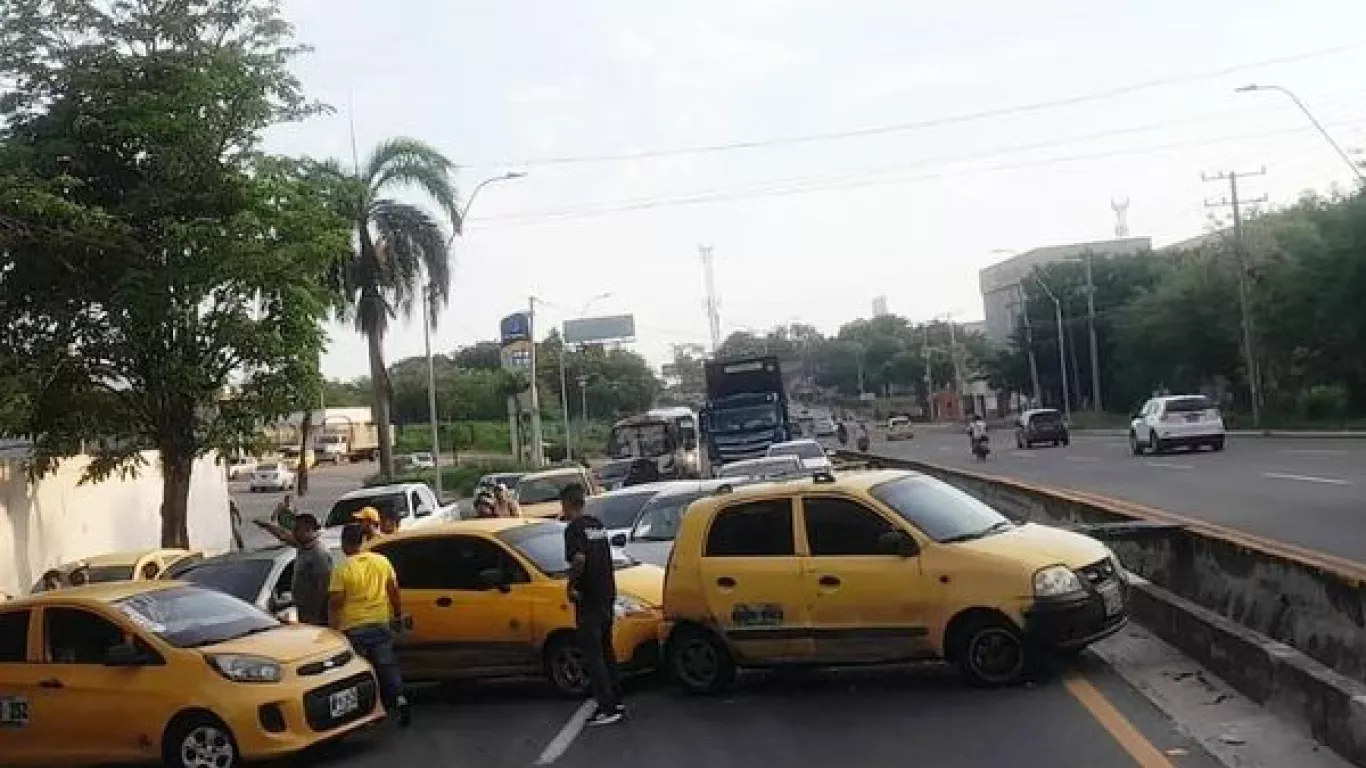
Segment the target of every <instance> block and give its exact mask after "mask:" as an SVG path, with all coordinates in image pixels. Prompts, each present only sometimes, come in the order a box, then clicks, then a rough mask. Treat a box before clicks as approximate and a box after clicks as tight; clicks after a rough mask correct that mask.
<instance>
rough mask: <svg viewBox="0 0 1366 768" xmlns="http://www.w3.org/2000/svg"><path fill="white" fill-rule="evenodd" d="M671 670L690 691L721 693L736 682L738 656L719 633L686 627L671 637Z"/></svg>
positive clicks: (686, 689) (687, 690)
mask: <svg viewBox="0 0 1366 768" xmlns="http://www.w3.org/2000/svg"><path fill="white" fill-rule="evenodd" d="M669 671H670V672H672V673H673V677H674V679H675V680H677V681H678V684H679V685H681V686H683V690H684V691H686V692H687V693H719V692H721V691H724V690H725V689H727V688H729V687H730V686H731V685H732V684H734V682H735V674H736V670H735V659H734V658H732V657H731V655H730V649H729V648H727V647H726V646H725V644H724V643H722V642H721V640H720V638H718V637H717V636H716V635H714V634H712V633H711V632H708V631H706V630H705V629H701V628H700V627H683V628H682V629H679V630H678V631H677V632H675V633H674V636H673V637H672V638H670V639H669Z"/></svg>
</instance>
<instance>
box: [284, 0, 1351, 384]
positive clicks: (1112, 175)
mask: <svg viewBox="0 0 1366 768" xmlns="http://www.w3.org/2000/svg"><path fill="white" fill-rule="evenodd" d="M968 6H971V7H968ZM286 14H287V15H288V17H289V18H290V20H291V21H293V22H294V23H295V24H296V25H297V28H298V29H297V31H298V35H299V38H300V39H301V40H302V41H304V42H306V43H308V44H311V45H313V46H314V47H315V48H316V51H315V52H314V53H313V54H312V55H310V56H308V57H307V58H306V59H304V60H302V61H301V62H300V64H299V72H300V74H301V76H302V77H303V79H304V82H305V85H306V86H307V88H308V90H309V92H310V93H311V94H312V95H313V96H315V97H317V98H319V99H322V100H324V101H326V102H328V103H330V104H332V105H333V106H335V107H336V108H337V114H336V115H335V116H332V117H328V118H319V119H314V120H311V121H309V122H308V123H305V124H302V125H297V126H290V127H287V128H283V129H280V130H277V131H274V132H273V133H272V134H271V136H270V145H271V148H272V149H273V150H275V151H279V152H285V153H291V154H307V155H311V156H315V157H324V156H332V157H337V158H342V159H346V160H349V158H350V156H351V149H350V137H349V128H348V121H347V116H348V113H353V114H354V120H355V130H356V134H357V137H358V142H359V145H360V147H361V152H362V154H363V153H364V152H365V150H366V149H367V148H368V147H370V146H373V145H374V144H375V143H376V142H377V141H380V140H382V139H384V138H388V137H394V136H413V137H417V138H420V139H423V140H426V141H428V142H431V143H432V144H434V145H436V146H437V147H438V148H440V149H441V150H442V151H443V152H445V153H446V154H447V155H448V156H450V157H451V158H452V159H453V160H455V161H456V162H457V163H459V164H460V165H461V166H462V169H461V171H460V174H459V177H458V180H459V183H460V185H461V188H462V190H463V191H464V192H466V193H467V192H468V191H469V190H470V189H472V188H473V187H474V185H475V184H477V183H478V182H479V181H480V180H482V179H484V178H487V177H489V176H494V175H499V174H502V173H505V172H507V171H513V170H515V171H526V172H527V173H528V176H527V177H526V178H524V179H520V180H517V181H511V182H504V183H500V184H495V185H490V186H488V187H486V188H485V189H484V191H483V192H481V193H480V195H479V198H478V202H477V203H476V204H475V206H474V207H473V209H472V210H471V213H470V218H469V222H468V225H467V230H466V234H465V236H464V237H463V238H461V240H460V242H458V243H457V245H456V251H455V259H456V267H455V270H454V282H455V284H454V286H453V290H452V306H451V308H450V309H449V311H448V312H447V313H446V315H445V316H444V317H443V318H442V319H441V326H440V329H439V330H438V331H437V332H436V334H435V335H434V339H433V345H434V348H435V349H436V350H437V351H447V350H450V349H452V348H454V347H456V346H458V345H463V344H468V343H472V342H474V341H478V340H482V339H490V338H493V337H494V336H496V333H497V323H498V319H499V318H500V317H502V316H503V315H505V314H507V313H509V312H513V311H516V310H518V309H521V308H524V307H525V306H526V304H527V301H528V297H529V296H531V295H536V296H538V297H540V298H542V299H544V300H545V301H546V302H547V304H546V306H545V307H544V310H543V311H542V312H540V313H539V314H538V325H539V326H540V330H541V331H545V330H548V329H549V328H550V327H551V326H553V325H556V324H558V323H559V322H561V321H562V320H563V319H565V318H566V317H572V316H576V315H578V314H579V312H580V311H581V310H582V308H583V305H584V302H585V301H586V300H588V299H590V298H592V297H593V296H596V295H598V294H601V293H604V292H611V293H612V294H613V295H612V296H611V297H610V298H608V299H604V300H601V301H599V302H597V303H595V304H593V305H592V307H591V308H590V309H589V314H615V313H633V314H634V315H635V316H636V320H637V329H638V335H639V340H638V342H637V344H636V349H637V350H638V351H640V352H641V353H642V354H644V355H646V357H648V358H649V359H650V360H651V361H652V362H654V363H659V362H662V361H663V360H664V359H665V358H666V357H667V355H668V350H669V346H670V345H671V344H677V343H685V342H705V341H706V340H707V338H708V326H707V319H706V314H705V310H704V304H705V292H704V288H703V274H702V267H701V263H700V260H699V258H698V255H697V248H698V245H699V244H701V243H706V244H710V245H712V246H713V247H714V253H715V263H716V279H717V287H718V293H719V296H720V301H721V318H722V324H723V332H724V333H729V332H730V331H733V330H737V329H743V328H754V329H762V328H767V327H770V326H772V325H776V324H781V323H787V322H794V321H801V322H808V323H812V324H814V325H816V326H817V327H819V328H821V329H822V330H824V331H826V332H833V331H834V330H835V329H837V328H838V327H839V325H840V324H841V323H843V322H847V321H849V320H851V319H854V318H857V317H866V316H868V315H869V314H870V313H871V302H872V299H873V298H874V297H875V296H877V295H880V294H885V295H886V296H887V298H888V304H889V306H890V309H891V310H892V311H893V312H896V313H898V314H902V315H906V316H908V317H910V318H912V319H915V320H923V319H927V318H930V317H934V316H937V315H941V314H944V313H952V314H953V316H954V317H955V318H956V319H957V318H961V319H963V320H973V319H980V318H981V314H982V307H981V298H980V296H979V294H978V289H977V270H978V269H980V268H981V267H983V266H985V265H987V264H989V263H991V262H993V261H997V260H1000V259H1001V258H1003V256H1002V255H1001V254H1000V253H999V252H998V253H996V254H993V253H992V251H1000V250H1003V249H1017V250H1027V249H1029V248H1033V247H1037V246H1042V245H1049V244H1057V243H1065V242H1076V241H1085V240H1097V239H1105V238H1108V237H1111V236H1112V235H1113V231H1114V226H1115V216H1114V213H1113V212H1112V211H1111V209H1110V202H1111V200H1112V198H1128V199H1129V200H1130V208H1129V222H1130V229H1131V231H1132V234H1133V235H1135V236H1140V235H1148V236H1151V237H1152V238H1153V239H1154V241H1155V242H1156V243H1157V244H1159V245H1161V244H1165V243H1168V242H1172V241H1175V240H1180V239H1183V238H1185V237H1189V236H1192V235H1195V234H1199V233H1200V232H1201V231H1202V229H1203V228H1204V227H1205V222H1206V216H1207V213H1208V211H1207V210H1206V209H1205V207H1204V200H1205V198H1206V197H1218V196H1220V195H1221V194H1225V193H1226V192H1227V190H1226V189H1225V188H1221V187H1219V186H1218V185H1215V184H1206V183H1202V182H1201V178H1200V174H1201V172H1202V171H1218V170H1223V169H1234V170H1240V171H1241V170H1257V169H1258V168H1260V167H1262V166H1263V165H1265V166H1266V169H1267V175H1266V176H1264V177H1260V178H1255V179H1248V180H1247V181H1246V185H1245V188H1244V192H1245V194H1247V195H1248V196H1256V195H1260V194H1267V195H1269V196H1270V197H1271V200H1272V201H1273V202H1287V201H1291V200H1293V199H1294V198H1295V197H1296V196H1297V195H1298V194H1299V193H1300V192H1302V191H1304V190H1307V189H1317V190H1320V191H1326V190H1329V189H1330V188H1332V186H1333V185H1335V184H1336V185H1345V186H1350V184H1351V178H1352V177H1351V173H1350V171H1349V170H1348V169H1347V167H1346V166H1345V165H1344V164H1343V163H1342V161H1341V160H1340V159H1339V158H1338V157H1337V156H1336V155H1335V154H1334V153H1333V152H1332V150H1331V149H1330V148H1329V147H1328V145H1327V144H1326V143H1325V142H1324V141H1323V140H1322V139H1321V137H1319V136H1318V135H1317V134H1316V133H1315V132H1314V130H1313V128H1312V126H1310V125H1309V124H1308V123H1307V121H1306V120H1305V119H1304V117H1303V116H1302V115H1301V114H1300V113H1299V112H1298V111H1297V110H1296V108H1295V107H1294V105H1293V103H1292V102H1291V101H1290V100H1289V99H1287V98H1285V97H1283V96H1281V95H1279V94H1276V93H1248V94H1235V93H1233V90H1232V89H1233V88H1234V87H1236V86H1239V85H1243V84H1246V83H1250V82H1259V83H1268V84H1277V85H1282V86H1285V87H1288V88H1291V89H1293V90H1294V91H1295V92H1296V93H1298V94H1299V96H1300V97H1301V98H1302V99H1303V100H1304V101H1305V102H1306V103H1307V104H1308V105H1309V106H1310V108H1311V109H1313V110H1314V112H1315V113H1316V114H1317V116H1318V117H1319V118H1320V120H1321V121H1322V122H1324V123H1325V124H1327V126H1328V129H1329V130H1330V131H1331V132H1332V133H1333V134H1334V136H1335V138H1337V139H1338V141H1339V142H1340V143H1342V144H1344V145H1346V146H1348V147H1349V148H1350V147H1362V148H1366V84H1362V83H1361V82H1360V77H1359V74H1360V73H1361V72H1362V71H1366V66H1364V65H1366V34H1364V33H1362V32H1361V30H1366V3H1362V2H1360V0H1337V1H1335V2H1302V3H1295V4H1291V3H1286V2H1281V1H1279V0H1237V1H1236V2H1234V1H1233V0H1202V1H1201V2H1189V0H1185V1H1183V2H1177V1H1176V0H1147V1H1146V2H1142V3H1096V2H1094V1H1089V2H1081V1H1077V2H1063V1H1061V0H1036V1H1035V2H1031V3H1020V2H1013V1H1011V2H1007V1H1006V0H996V1H994V2H977V3H942V2H937V3H926V2H912V1H911V0H885V1H880V2H878V1H874V0H687V2H682V1H681V0H679V1H676V2H665V1H664V0H648V1H642V0H591V1H590V0H534V1H533V0H385V2H376V0H288V2H287V3H286ZM737 145H738V146H737ZM688 150H705V151H688ZM385 349H386V354H387V356H388V358H389V360H390V361H394V360H398V359H401V358H403V357H407V356H411V355H417V354H421V353H422V330H421V326H420V324H419V323H418V322H416V321H415V322H413V323H410V324H408V325H406V326H405V325H402V324H399V325H396V326H394V331H393V332H392V333H391V334H390V336H389V337H388V339H387V340H386V344H385ZM324 369H325V371H326V373H327V374H328V375H329V376H332V377H344V378H350V377H355V376H360V375H365V374H367V373H368V370H367V365H366V356H365V352H364V343H363V341H362V340H361V339H360V338H359V337H358V336H356V335H355V334H354V333H353V332H351V331H350V329H348V328H343V327H338V328H336V329H334V332H333V340H332V344H331V348H330V350H329V352H328V355H327V357H326V358H325V361H324Z"/></svg>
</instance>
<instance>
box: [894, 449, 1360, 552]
mask: <svg viewBox="0 0 1366 768" xmlns="http://www.w3.org/2000/svg"><path fill="white" fill-rule="evenodd" d="M992 449H993V451H992V454H991V457H990V458H989V459H988V460H987V462H986V463H985V464H980V463H978V462H977V461H975V460H974V459H973V457H972V455H971V454H970V453H969V450H968V438H967V435H966V434H964V433H962V432H960V431H957V430H951V429H948V428H939V427H928V428H921V429H918V430H917V431H916V436H915V439H913V440H909V441H898V442H893V443H885V442H881V441H880V439H875V440H874V443H873V446H872V451H873V452H874V453H884V454H886V455H888V456H899V457H907V458H916V459H923V460H925V461H929V462H933V463H936V464H942V465H945V466H954V467H965V468H975V469H979V470H981V471H984V472H988V473H991V474H995V475H1002V476H1006V477H1012V478H1016V479H1019V480H1022V481H1025V482H1031V483H1036V484H1040V485H1050V486H1056V487H1061V488H1069V489H1073V490H1078V491H1085V492H1089V493H1095V494H1101V495H1104V496H1109V497H1112V498H1118V499H1124V500H1126V501H1131V502H1135V503H1139V504H1144V505H1147V506H1151V507H1157V508H1159V509H1164V510H1167V511H1169V512H1174V513H1177V514H1181V515H1185V516H1188V517H1193V518H1197V519H1200V520H1205V521H1208V522H1211V523H1216V524H1219V525H1223V526H1226V527H1229V528H1234V529H1237V530H1241V531H1246V532H1248V533H1251V534H1255V535H1258V536H1261V537H1264V538H1267V539H1273V540H1276V541H1282V542H1286V543H1290V544H1296V545H1299V546H1301V547H1306V548H1308V549H1313V550H1317V551H1321V552H1326V553H1329V554H1332V555H1337V556H1338V557H1343V558H1347V559H1349V560H1354V561H1356V562H1360V563H1366V440H1353V439H1343V438H1338V439H1334V438H1325V439H1310V438H1267V437H1251V436H1248V437H1239V436H1236V435H1230V436H1229V438H1228V443H1227V448H1226V449H1225V450H1224V451H1223V452H1222V453H1213V452H1210V451H1208V450H1200V451H1198V452H1194V453H1192V452H1188V451H1186V450H1184V449H1182V450H1177V451H1173V452H1170V453H1166V454H1163V455H1160V456H1153V455H1151V454H1145V455H1144V456H1142V457H1138V456H1133V455H1131V454H1130V452H1129V447H1128V444H1127V441H1126V439H1125V438H1124V437H1122V436H1118V435H1115V436H1106V435H1075V436H1073V439H1072V444H1071V445H1070V446H1063V447H1058V448H1053V447H1037V448H1033V449H1030V450H1018V449H1017V448H1016V446H1015V439H1014V434H1013V433H1012V432H1007V431H994V432H993V433H992Z"/></svg>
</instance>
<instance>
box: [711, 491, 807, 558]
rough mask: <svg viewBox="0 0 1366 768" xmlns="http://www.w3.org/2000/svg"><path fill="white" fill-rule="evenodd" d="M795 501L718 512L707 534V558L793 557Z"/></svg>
mask: <svg viewBox="0 0 1366 768" xmlns="http://www.w3.org/2000/svg"><path fill="white" fill-rule="evenodd" d="M794 552H795V547H794V545H793V543H792V500H791V499H765V500H763V501H752V502H749V503H747V504H736V505H735V506H733V507H727V508H725V509H723V510H721V511H720V512H718V513H716V518H715V519H714V520H712V522H711V530H710V531H708V532H707V549H706V556H707V557H783V556H786V555H792V554H794Z"/></svg>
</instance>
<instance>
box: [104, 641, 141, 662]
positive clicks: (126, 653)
mask: <svg viewBox="0 0 1366 768" xmlns="http://www.w3.org/2000/svg"><path fill="white" fill-rule="evenodd" d="M151 663H152V660H151V659H150V658H148V657H147V654H145V653H143V652H142V650H141V649H139V648H138V647H137V646H136V645H134V644H133V643H119V644H118V645H112V646H110V647H109V650H107V651H105V652H104V666H106V667H143V666H147V665H148V664H151Z"/></svg>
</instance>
